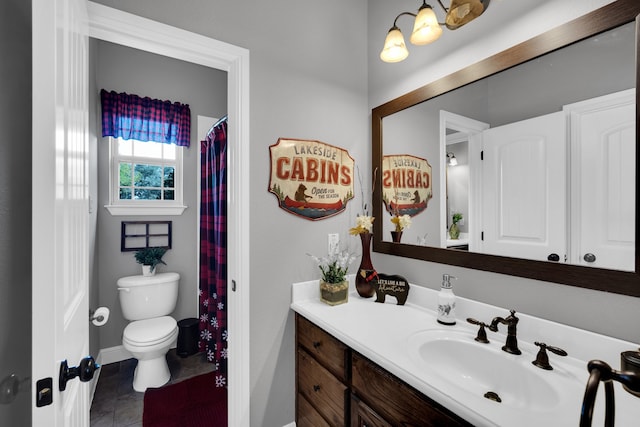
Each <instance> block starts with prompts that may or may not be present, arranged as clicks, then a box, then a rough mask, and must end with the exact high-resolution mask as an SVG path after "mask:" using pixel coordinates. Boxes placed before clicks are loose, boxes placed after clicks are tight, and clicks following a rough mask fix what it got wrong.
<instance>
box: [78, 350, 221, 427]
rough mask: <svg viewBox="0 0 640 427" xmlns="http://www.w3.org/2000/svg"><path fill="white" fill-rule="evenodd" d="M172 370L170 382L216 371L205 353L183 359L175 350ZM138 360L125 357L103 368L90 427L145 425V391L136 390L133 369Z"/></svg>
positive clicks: (171, 355)
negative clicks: (143, 418)
mask: <svg viewBox="0 0 640 427" xmlns="http://www.w3.org/2000/svg"><path fill="white" fill-rule="evenodd" d="M167 363H168V364H169V370H170V371H171V380H170V381H169V383H168V384H172V383H175V382H179V381H182V380H184V379H186V378H190V377H193V376H195V375H199V374H204V373H207V372H211V371H212V370H213V364H211V363H207V362H206V361H205V358H204V353H197V354H194V355H193V356H189V357H185V358H182V357H180V356H178V355H176V350H175V349H172V350H170V351H169V353H167ZM136 364H137V361H136V360H135V359H128V360H124V361H122V362H119V363H111V364H109V365H104V366H102V367H101V368H100V370H101V372H100V377H99V379H98V385H97V387H96V392H95V396H94V397H93V403H92V405H91V427H142V406H143V402H144V393H138V392H136V391H135V390H134V389H133V371H134V370H135V367H136Z"/></svg>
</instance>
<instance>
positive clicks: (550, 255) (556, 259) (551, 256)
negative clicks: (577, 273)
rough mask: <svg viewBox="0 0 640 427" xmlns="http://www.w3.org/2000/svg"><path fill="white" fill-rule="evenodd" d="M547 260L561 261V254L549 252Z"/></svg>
mask: <svg viewBox="0 0 640 427" xmlns="http://www.w3.org/2000/svg"><path fill="white" fill-rule="evenodd" d="M547 260H549V261H555V262H558V261H560V255H558V254H549V256H548V257H547Z"/></svg>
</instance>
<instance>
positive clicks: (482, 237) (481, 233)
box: [480, 231, 484, 241]
mask: <svg viewBox="0 0 640 427" xmlns="http://www.w3.org/2000/svg"><path fill="white" fill-rule="evenodd" d="M480 240H482V241H484V231H481V232H480Z"/></svg>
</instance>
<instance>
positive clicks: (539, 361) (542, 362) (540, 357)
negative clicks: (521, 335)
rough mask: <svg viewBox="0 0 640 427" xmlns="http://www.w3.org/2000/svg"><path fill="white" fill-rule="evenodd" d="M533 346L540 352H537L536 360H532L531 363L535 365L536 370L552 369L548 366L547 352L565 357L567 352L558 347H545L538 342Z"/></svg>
mask: <svg viewBox="0 0 640 427" xmlns="http://www.w3.org/2000/svg"><path fill="white" fill-rule="evenodd" d="M534 344H535V345H537V346H538V347H540V350H538V354H537V355H536V360H534V361H533V362H531V363H533V364H534V365H536V366H537V367H538V368H541V369H545V370H547V371H550V370H552V369H553V366H551V365H550V364H549V355H547V350H549V351H550V352H551V353H553V354H557V355H558V356H566V355H567V352H566V351H564V350H563V349H561V348H559V347H552V346H550V345H546V344H545V343H543V342H538V341H536V342H535V343H534Z"/></svg>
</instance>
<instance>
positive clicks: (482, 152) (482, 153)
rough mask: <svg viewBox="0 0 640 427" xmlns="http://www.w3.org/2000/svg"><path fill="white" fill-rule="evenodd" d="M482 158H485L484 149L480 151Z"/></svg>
mask: <svg viewBox="0 0 640 427" xmlns="http://www.w3.org/2000/svg"><path fill="white" fill-rule="evenodd" d="M480 160H484V150H482V151H481V152H480Z"/></svg>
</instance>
